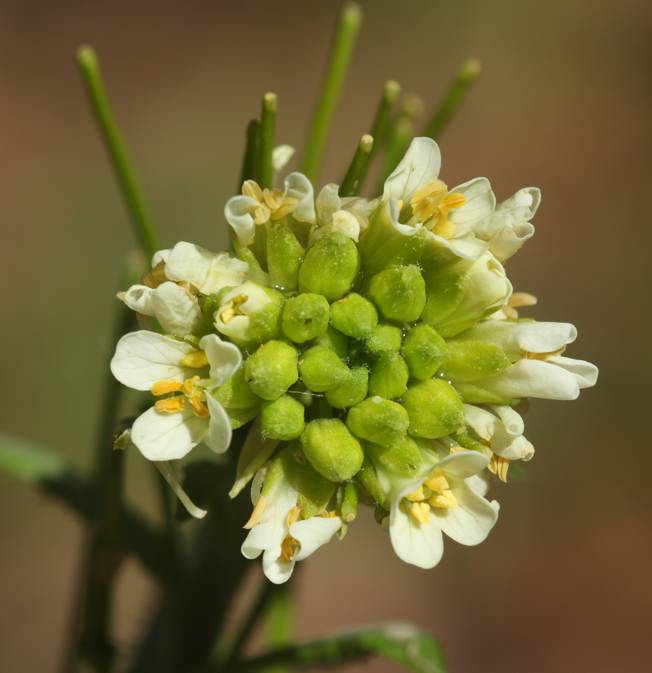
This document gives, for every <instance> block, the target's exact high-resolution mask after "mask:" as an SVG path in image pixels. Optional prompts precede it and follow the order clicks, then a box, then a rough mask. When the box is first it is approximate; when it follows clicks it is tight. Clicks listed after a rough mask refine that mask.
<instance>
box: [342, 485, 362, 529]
mask: <svg viewBox="0 0 652 673" xmlns="http://www.w3.org/2000/svg"><path fill="white" fill-rule="evenodd" d="M358 500H359V497H358V487H357V486H356V485H355V484H354V483H353V482H351V481H349V482H348V483H346V484H344V486H343V488H342V503H341V505H340V517H341V518H342V521H344V523H351V522H352V521H354V520H355V517H356V516H357V515H358Z"/></svg>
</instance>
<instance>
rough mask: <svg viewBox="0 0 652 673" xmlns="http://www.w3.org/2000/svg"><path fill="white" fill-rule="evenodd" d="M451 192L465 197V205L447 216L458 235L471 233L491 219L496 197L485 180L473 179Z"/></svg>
mask: <svg viewBox="0 0 652 673" xmlns="http://www.w3.org/2000/svg"><path fill="white" fill-rule="evenodd" d="M451 192H457V193H461V194H464V196H465V197H466V203H465V204H464V205H463V206H461V207H460V208H456V209H455V210H453V211H452V212H451V214H450V216H449V217H450V220H451V222H453V223H454V224H455V227H456V231H459V234H460V235H464V234H465V233H467V232H470V231H472V230H473V228H474V227H475V226H476V225H479V224H480V223H481V222H482V221H483V220H486V219H487V218H489V217H491V215H492V214H493V212H494V208H495V207H496V197H495V196H494V193H493V191H491V183H490V182H489V180H487V178H474V179H473V180H469V181H468V182H465V183H463V184H461V185H458V186H457V187H454V188H453V189H451Z"/></svg>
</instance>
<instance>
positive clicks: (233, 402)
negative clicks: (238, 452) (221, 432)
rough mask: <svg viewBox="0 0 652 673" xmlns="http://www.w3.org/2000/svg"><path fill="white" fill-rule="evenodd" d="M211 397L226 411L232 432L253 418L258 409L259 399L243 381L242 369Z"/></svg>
mask: <svg viewBox="0 0 652 673" xmlns="http://www.w3.org/2000/svg"><path fill="white" fill-rule="evenodd" d="M212 395H213V397H214V398H215V399H216V400H217V401H218V402H219V403H220V404H221V405H222V406H223V407H224V408H225V409H226V412H227V414H228V416H229V418H230V420H231V427H232V428H233V429H234V430H235V429H236V428H239V427H241V426H243V425H244V424H245V423H248V422H249V421H250V420H251V419H252V418H254V416H255V415H256V414H257V413H258V408H259V407H260V398H259V397H257V396H256V395H254V393H253V392H252V390H251V388H250V387H249V385H248V384H247V382H246V381H245V376H244V368H242V367H241V368H240V369H238V371H236V372H235V374H233V376H232V377H231V378H230V379H229V380H228V381H226V383H224V384H223V385H221V386H220V387H219V388H218V389H217V390H214V391H213V392H212Z"/></svg>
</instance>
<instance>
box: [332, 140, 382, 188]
mask: <svg viewBox="0 0 652 673" xmlns="http://www.w3.org/2000/svg"><path fill="white" fill-rule="evenodd" d="M373 148H374V138H373V136H370V135H369V134H368V133H365V135H363V136H362V138H360V142H359V143H358V147H357V148H356V150H355V154H354V155H353V159H351V164H350V165H349V169H348V170H347V171H346V175H345V176H344V179H343V180H342V184H341V186H340V196H355V194H357V193H358V191H359V188H360V184H361V183H362V180H363V179H364V176H365V173H366V172H367V168H368V166H369V161H368V160H369V159H370V158H371V152H372V151H373Z"/></svg>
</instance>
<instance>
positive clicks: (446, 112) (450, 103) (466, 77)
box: [421, 58, 482, 140]
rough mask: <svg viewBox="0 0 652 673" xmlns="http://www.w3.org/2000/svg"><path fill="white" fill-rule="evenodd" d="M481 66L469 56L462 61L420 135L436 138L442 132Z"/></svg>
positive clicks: (476, 76) (478, 73)
mask: <svg viewBox="0 0 652 673" xmlns="http://www.w3.org/2000/svg"><path fill="white" fill-rule="evenodd" d="M481 69H482V67H481V65H480V61H478V60H476V59H474V58H471V59H468V60H467V61H464V63H462V66H461V67H460V69H459V70H458V71H457V74H456V75H455V78H454V79H453V81H452V82H451V83H450V86H449V87H448V90H447V91H446V93H445V94H444V95H443V96H442V98H441V100H440V101H439V104H438V105H437V107H436V109H435V112H434V113H433V115H432V117H431V118H430V120H429V121H428V123H427V124H426V127H425V128H424V130H423V133H422V134H421V135H424V136H428V137H430V138H433V139H434V140H437V139H438V138H439V136H441V134H442V132H443V131H444V129H445V128H446V126H447V125H448V122H449V121H450V120H451V119H452V117H453V115H454V114H455V113H456V112H457V110H458V109H459V107H460V105H461V104H462V100H463V99H464V95H465V94H466V92H467V91H468V90H469V87H470V86H471V84H473V82H475V80H476V79H477V78H478V76H479V75H480V71H481Z"/></svg>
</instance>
